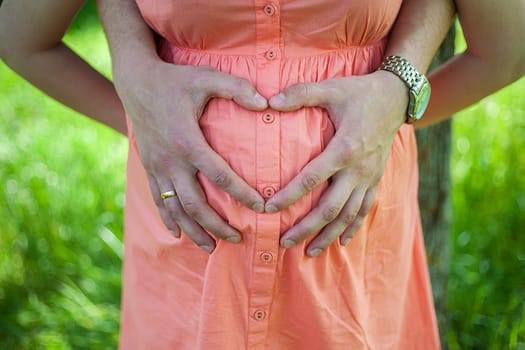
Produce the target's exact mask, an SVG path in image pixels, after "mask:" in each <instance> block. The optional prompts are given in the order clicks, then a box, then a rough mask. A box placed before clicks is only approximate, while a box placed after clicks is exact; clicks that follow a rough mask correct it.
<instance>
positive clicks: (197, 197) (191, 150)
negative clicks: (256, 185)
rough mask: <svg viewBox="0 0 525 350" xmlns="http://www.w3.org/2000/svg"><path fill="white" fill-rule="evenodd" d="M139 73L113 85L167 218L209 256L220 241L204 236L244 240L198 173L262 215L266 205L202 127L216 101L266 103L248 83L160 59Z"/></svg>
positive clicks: (119, 76) (119, 74)
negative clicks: (209, 195)
mask: <svg viewBox="0 0 525 350" xmlns="http://www.w3.org/2000/svg"><path fill="white" fill-rule="evenodd" d="M138 69H139V71H137V69H135V70H133V73H134V74H133V75H128V74H123V73H124V71H127V72H129V71H130V70H129V69H127V68H125V69H123V67H119V69H116V71H115V84H116V86H117V90H118V92H119V95H120V97H121V99H122V101H123V103H124V106H125V109H126V111H127V112H128V114H129V115H130V118H131V120H132V124H133V131H134V133H135V138H136V142H137V146H138V149H139V153H140V157H141V160H142V163H143V165H144V167H145V169H146V172H147V174H148V178H149V184H150V189H151V192H152V195H153V199H154V200H155V204H156V205H157V208H158V210H159V213H160V216H161V218H162V220H163V221H164V223H165V225H166V226H167V227H168V229H169V230H170V231H171V232H172V233H173V234H174V235H175V236H176V237H179V236H180V229H182V230H183V231H184V232H185V233H186V234H187V235H188V236H189V237H190V238H191V239H192V240H193V241H194V242H195V243H196V244H197V245H199V246H200V247H201V248H202V249H204V250H205V251H207V252H211V251H213V249H214V248H215V241H214V240H213V239H212V237H210V236H209V235H208V234H207V233H206V232H205V230H208V231H209V232H212V233H213V234H214V235H215V236H217V237H218V238H221V239H225V240H227V241H229V242H233V243H235V242H239V241H240V240H241V235H240V233H239V232H238V231H237V230H235V229H234V228H232V227H230V226H229V225H227V224H226V223H225V222H224V220H223V219H222V218H221V217H220V216H219V215H218V214H217V213H216V212H215V211H214V210H213V209H212V208H211V207H210V206H209V205H208V204H207V201H206V198H205V195H204V192H203V190H202V188H201V186H200V184H199V182H198V180H197V176H196V174H197V171H201V172H202V173H203V174H204V175H205V176H206V177H207V178H208V179H210V180H211V181H212V182H213V183H214V184H215V185H217V186H218V187H220V188H222V189H223V190H224V191H226V192H228V193H229V194H230V195H232V196H233V197H235V198H236V199H238V200H239V201H240V202H241V203H242V204H243V205H245V206H246V207H249V208H252V209H253V210H255V211H257V212H262V211H264V200H263V198H262V197H261V195H260V194H259V193H258V192H257V191H256V190H254V189H253V188H251V187H250V186H249V185H248V184H247V183H245V182H244V181H243V180H242V179H241V178H240V177H239V176H238V175H237V174H236V173H235V172H234V171H233V170H232V169H231V168H230V167H229V165H228V164H227V163H226V162H225V161H224V159H222V158H221V157H220V156H219V155H218V154H216V153H215V152H214V151H213V150H212V149H211V148H210V146H209V145H208V144H207V142H206V140H205V139H204V136H203V134H202V132H201V130H200V128H199V124H198V122H199V118H200V117H201V115H202V113H203V111H204V108H205V106H206V104H207V103H208V101H209V100H210V99H211V98H214V97H220V98H226V99H232V100H234V101H235V102H237V103H238V104H239V105H241V106H242V107H244V108H247V109H250V110H263V109H265V108H267V101H266V99H264V98H263V97H262V96H260V95H259V94H258V93H257V92H256V91H255V89H254V88H253V87H252V85H251V84H250V83H249V82H248V81H247V80H244V79H241V78H237V77H233V76H231V75H228V74H225V73H221V72H218V71H216V70H214V69H213V68H211V67H194V66H182V65H173V64H168V63H165V62H162V61H158V60H156V61H153V62H152V63H150V64H148V65H147V66H146V67H141V68H138ZM167 191H174V192H175V194H176V195H175V196H172V197H169V198H166V199H162V198H161V193H163V192H167Z"/></svg>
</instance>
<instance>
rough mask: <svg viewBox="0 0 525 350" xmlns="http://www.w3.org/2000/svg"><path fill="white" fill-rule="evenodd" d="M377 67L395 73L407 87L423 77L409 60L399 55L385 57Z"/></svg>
mask: <svg viewBox="0 0 525 350" xmlns="http://www.w3.org/2000/svg"><path fill="white" fill-rule="evenodd" d="M378 69H379V70H387V71H390V72H392V73H394V74H396V75H397V76H398V77H399V78H401V80H403V81H404V82H405V84H406V85H407V86H408V87H409V88H410V87H412V86H414V85H415V84H417V83H418V82H419V81H421V79H423V75H422V74H421V73H419V72H418V71H417V70H416V69H415V68H414V66H413V65H412V64H410V62H408V61H407V60H406V59H404V58H403V57H400V56H388V57H386V58H385V59H384V60H383V62H382V63H381V66H380V67H379V68H378Z"/></svg>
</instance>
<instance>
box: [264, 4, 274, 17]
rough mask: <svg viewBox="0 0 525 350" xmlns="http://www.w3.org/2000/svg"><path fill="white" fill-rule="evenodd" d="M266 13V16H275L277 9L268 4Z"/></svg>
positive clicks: (265, 9) (265, 7)
mask: <svg viewBox="0 0 525 350" xmlns="http://www.w3.org/2000/svg"><path fill="white" fill-rule="evenodd" d="M264 13H265V14H266V16H273V15H274V14H275V7H273V5H272V4H267V5H266V6H264Z"/></svg>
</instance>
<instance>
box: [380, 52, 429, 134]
mask: <svg viewBox="0 0 525 350" xmlns="http://www.w3.org/2000/svg"><path fill="white" fill-rule="evenodd" d="M377 70H385V71H388V72H391V73H393V74H394V75H396V76H397V77H398V78H399V79H401V80H402V81H403V82H404V83H405V85H406V86H407V87H408V93H409V104H408V108H407V119H406V123H408V124H412V123H413V122H415V121H417V120H419V119H420V118H421V116H422V115H423V113H424V111H425V109H426V107H427V105H428V98H429V96H430V86H429V84H428V80H427V78H426V77H425V76H424V75H423V74H421V73H419V72H418V71H417V69H416V68H415V67H414V66H413V65H412V64H410V62H409V61H408V60H406V59H405V58H403V57H400V56H387V57H386V58H385V59H384V60H383V62H382V63H381V65H380V66H379V68H378V69H377ZM422 92H423V93H422ZM425 92H426V93H425Z"/></svg>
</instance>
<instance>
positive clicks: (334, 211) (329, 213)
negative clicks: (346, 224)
mask: <svg viewBox="0 0 525 350" xmlns="http://www.w3.org/2000/svg"><path fill="white" fill-rule="evenodd" d="M340 211H341V208H340V207H338V206H334V205H331V206H328V207H326V208H324V209H323V211H322V217H323V220H324V221H325V222H331V221H334V220H335V218H337V215H339V212H340Z"/></svg>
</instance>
